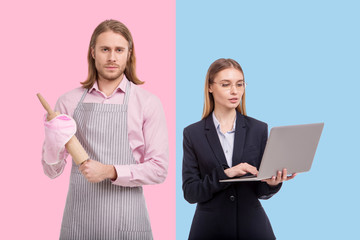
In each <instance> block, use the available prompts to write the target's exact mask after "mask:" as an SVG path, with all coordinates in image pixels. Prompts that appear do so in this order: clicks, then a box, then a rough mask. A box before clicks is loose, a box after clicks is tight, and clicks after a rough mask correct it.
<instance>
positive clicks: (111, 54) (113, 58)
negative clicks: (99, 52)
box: [108, 51, 116, 62]
mask: <svg viewBox="0 0 360 240" xmlns="http://www.w3.org/2000/svg"><path fill="white" fill-rule="evenodd" d="M108 61H110V62H115V61H116V56H115V51H109V55H108Z"/></svg>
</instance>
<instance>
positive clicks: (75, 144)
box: [36, 93, 89, 165]
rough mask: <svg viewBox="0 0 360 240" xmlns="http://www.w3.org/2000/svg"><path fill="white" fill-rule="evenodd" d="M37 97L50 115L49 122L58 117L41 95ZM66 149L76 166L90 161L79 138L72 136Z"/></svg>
mask: <svg viewBox="0 0 360 240" xmlns="http://www.w3.org/2000/svg"><path fill="white" fill-rule="evenodd" d="M36 95H37V97H38V98H39V100H40V102H41V104H42V105H43V107H44V108H45V110H46V111H47V113H48V117H47V120H48V121H50V120H51V119H53V118H54V117H56V116H57V114H56V113H55V112H54V111H53V110H52V108H51V107H50V105H49V104H48V103H47V102H46V100H45V99H44V98H43V97H42V96H41V94H40V93H38V94H36ZM65 148H66V150H67V151H68V152H69V153H70V155H71V157H72V158H73V160H74V162H75V163H76V165H80V164H81V163H83V162H84V161H86V160H88V159H89V155H88V154H87V153H86V151H85V149H84V148H83V146H81V143H80V142H79V140H78V139H77V137H76V136H75V135H74V136H72V138H71V139H70V140H69V141H68V142H67V143H66V144H65Z"/></svg>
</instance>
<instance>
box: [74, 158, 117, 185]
mask: <svg viewBox="0 0 360 240" xmlns="http://www.w3.org/2000/svg"><path fill="white" fill-rule="evenodd" d="M79 170H80V172H81V173H82V174H83V175H84V177H85V178H86V179H87V180H88V181H89V182H92V183H97V182H102V181H104V180H105V179H107V178H110V179H116V171H115V168H114V166H113V165H105V164H102V163H101V162H98V161H95V160H92V159H89V160H86V161H85V162H83V163H82V164H81V165H80V167H79Z"/></svg>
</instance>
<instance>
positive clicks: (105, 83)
mask: <svg viewBox="0 0 360 240" xmlns="http://www.w3.org/2000/svg"><path fill="white" fill-rule="evenodd" d="M123 78H124V74H123V75H121V77H119V78H118V79H116V80H107V79H103V78H99V79H98V80H97V82H98V86H99V90H100V91H101V92H103V93H105V94H106V96H110V95H111V94H112V93H113V92H114V91H115V89H116V88H117V87H118V86H119V84H120V83H121V81H122V80H123Z"/></svg>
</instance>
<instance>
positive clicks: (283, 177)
mask: <svg viewBox="0 0 360 240" xmlns="http://www.w3.org/2000/svg"><path fill="white" fill-rule="evenodd" d="M295 176H296V173H293V174H291V176H288V175H287V170H286V169H285V168H284V169H283V171H282V172H281V171H278V173H277V175H276V177H275V176H273V177H272V178H269V179H264V180H261V181H262V182H266V183H267V184H269V185H270V186H272V187H275V186H276V185H278V184H279V183H281V182H284V181H288V180H291V179H293V178H294V177H295Z"/></svg>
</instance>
